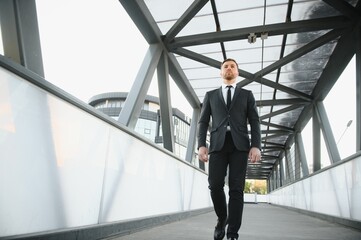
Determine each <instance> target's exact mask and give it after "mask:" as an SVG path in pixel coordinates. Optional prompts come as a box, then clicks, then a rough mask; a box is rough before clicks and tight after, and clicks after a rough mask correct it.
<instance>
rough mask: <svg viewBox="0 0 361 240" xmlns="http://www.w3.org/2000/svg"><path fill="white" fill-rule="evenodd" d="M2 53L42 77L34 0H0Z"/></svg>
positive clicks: (42, 70) (41, 61)
mask: <svg viewBox="0 0 361 240" xmlns="http://www.w3.org/2000/svg"><path fill="white" fill-rule="evenodd" d="M0 22H1V35H2V39H3V45H4V55H5V56H6V57H8V58H10V59H12V60H13V61H15V62H17V63H19V64H21V65H23V66H24V67H25V68H27V69H29V70H31V71H33V72H35V73H36V74H38V75H39V76H41V77H44V68H43V59H42V54H41V46H40V36H39V27H38V18H37V13H36V4H35V0H1V1H0Z"/></svg>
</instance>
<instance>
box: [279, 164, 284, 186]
mask: <svg viewBox="0 0 361 240" xmlns="http://www.w3.org/2000/svg"><path fill="white" fill-rule="evenodd" d="M279 164H280V186H281V187H282V186H283V185H284V182H285V176H284V174H283V173H284V170H285V169H284V165H283V161H282V159H280V160H279Z"/></svg>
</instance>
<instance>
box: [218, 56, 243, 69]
mask: <svg viewBox="0 0 361 240" xmlns="http://www.w3.org/2000/svg"><path fill="white" fill-rule="evenodd" d="M225 62H234V63H235V64H236V66H237V68H238V69H239V66H238V63H237V61H236V60H234V59H233V58H227V59H224V61H223V62H222V64H221V68H222V66H223V64H224V63H225Z"/></svg>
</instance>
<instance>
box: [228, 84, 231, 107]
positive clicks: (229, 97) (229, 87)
mask: <svg viewBox="0 0 361 240" xmlns="http://www.w3.org/2000/svg"><path fill="white" fill-rule="evenodd" d="M227 88H228V91H227V108H228V109H229V108H230V106H231V101H232V99H231V88H232V86H231V85H229V86H227Z"/></svg>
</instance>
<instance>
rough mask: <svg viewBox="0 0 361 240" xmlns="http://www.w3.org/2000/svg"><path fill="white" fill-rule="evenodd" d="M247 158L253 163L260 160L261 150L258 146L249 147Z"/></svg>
mask: <svg viewBox="0 0 361 240" xmlns="http://www.w3.org/2000/svg"><path fill="white" fill-rule="evenodd" d="M248 158H249V160H250V161H251V163H255V162H258V161H259V160H261V151H260V150H259V148H256V147H253V148H251V150H249V154H248Z"/></svg>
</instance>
